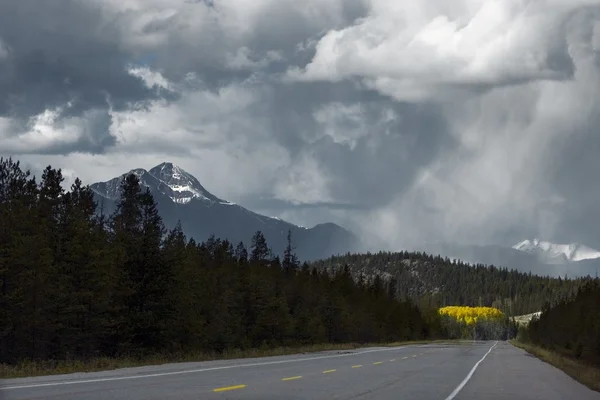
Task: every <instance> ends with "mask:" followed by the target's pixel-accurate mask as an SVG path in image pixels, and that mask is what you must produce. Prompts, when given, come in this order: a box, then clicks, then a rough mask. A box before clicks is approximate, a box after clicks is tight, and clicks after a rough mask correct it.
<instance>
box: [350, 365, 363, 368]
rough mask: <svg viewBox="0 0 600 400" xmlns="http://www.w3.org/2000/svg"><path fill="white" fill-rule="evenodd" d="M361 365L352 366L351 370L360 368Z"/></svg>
mask: <svg viewBox="0 0 600 400" xmlns="http://www.w3.org/2000/svg"><path fill="white" fill-rule="evenodd" d="M360 367H362V365H353V366H352V368H360Z"/></svg>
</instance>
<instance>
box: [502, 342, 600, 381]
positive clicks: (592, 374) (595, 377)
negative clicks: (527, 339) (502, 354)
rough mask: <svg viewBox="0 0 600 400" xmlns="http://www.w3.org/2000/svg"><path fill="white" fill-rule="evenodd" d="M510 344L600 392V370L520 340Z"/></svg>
mask: <svg viewBox="0 0 600 400" xmlns="http://www.w3.org/2000/svg"><path fill="white" fill-rule="evenodd" d="M510 343H511V344H513V345H515V346H517V347H519V348H521V349H523V350H525V351H526V352H528V353H530V354H532V355H534V356H536V357H538V358H539V359H540V360H542V361H545V362H547V363H548V364H551V365H553V366H555V367H556V368H558V369H561V370H562V371H564V372H565V373H566V374H567V375H569V376H570V377H571V378H573V379H575V380H576V381H578V382H580V383H582V384H584V385H586V386H587V387H589V388H590V389H592V390H596V391H598V392H600V368H597V367H594V366H591V365H588V364H586V363H584V362H581V361H579V360H576V359H574V358H572V357H568V356H565V355H562V354H559V353H557V352H555V351H551V350H548V349H545V348H543V347H539V346H535V345H532V344H528V343H523V342H520V341H518V340H511V341H510Z"/></svg>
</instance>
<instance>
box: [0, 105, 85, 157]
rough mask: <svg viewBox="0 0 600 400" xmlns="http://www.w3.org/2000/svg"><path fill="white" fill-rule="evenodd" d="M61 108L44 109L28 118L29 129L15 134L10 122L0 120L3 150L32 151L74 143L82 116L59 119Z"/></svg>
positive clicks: (78, 134) (11, 151) (80, 128)
mask: <svg viewBox="0 0 600 400" xmlns="http://www.w3.org/2000/svg"><path fill="white" fill-rule="evenodd" d="M62 112H63V108H57V109H54V110H46V111H44V112H43V113H41V114H39V115H36V116H34V117H32V118H31V119H30V122H29V127H28V128H29V129H27V130H26V131H25V132H21V133H19V134H17V135H15V134H14V133H13V130H12V129H10V126H9V125H10V123H9V122H7V121H8V120H7V119H5V123H4V124H2V123H1V122H0V140H1V143H2V149H3V152H7V153H9V154H10V153H13V154H18V153H34V152H36V151H44V150H45V149H46V148H48V147H52V146H56V145H64V144H72V143H76V142H77V141H78V140H79V138H80V137H81V135H82V127H83V125H84V121H83V119H82V118H69V119H60V118H59V117H60V115H61V113H62Z"/></svg>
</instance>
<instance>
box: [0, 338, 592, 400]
mask: <svg viewBox="0 0 600 400" xmlns="http://www.w3.org/2000/svg"><path fill="white" fill-rule="evenodd" d="M1 385H2V388H0V398H1V399H2V400H17V399H18V400H25V399H28V400H33V399H56V400H58V399H60V400H74V399H77V400H100V399H102V400H104V399H128V400H141V399H150V400H152V399H156V400H168V399H177V400H188V399H194V400H199V399H201V400H204V399H206V400H213V399H215V400H225V399H240V400H281V399H286V400H287V399H289V400H300V399H310V400H321V399H322V400H329V399H361V400H365V399H372V400H392V399H394V400H396V399H403V400H408V399H440V400H454V399H456V400H466V399H477V400H488V399H489V400H497V399H510V400H514V399H543V400H558V399H577V400H588V399H590V400H592V399H595V400H600V393H598V392H594V391H592V390H590V389H588V388H586V387H585V386H583V385H581V384H579V383H577V382H576V381H574V380H573V379H571V378H570V377H568V376H567V375H566V374H564V373H563V372H561V371H560V370H558V369H556V368H554V367H552V366H550V365H548V364H546V363H544V362H542V361H540V360H538V359H537V358H535V357H532V356H530V355H528V354H527V353H525V352H524V351H522V350H520V349H517V348H515V347H513V346H512V345H511V344H509V343H507V342H464V343H460V344H428V345H411V346H405V347H395V348H363V349H357V350H351V351H336V352H321V353H312V354H304V355H294V356H280V357H268V358H254V359H243V360H226V361H209V362H200V363H180V364H166V365H160V366H148V367H140V368H127V369H120V370H113V371H104V372H95V373H85V374H83V373H82V374H69V375H60V376H51V377H38V378H23V379H10V380H4V381H2V382H1Z"/></svg>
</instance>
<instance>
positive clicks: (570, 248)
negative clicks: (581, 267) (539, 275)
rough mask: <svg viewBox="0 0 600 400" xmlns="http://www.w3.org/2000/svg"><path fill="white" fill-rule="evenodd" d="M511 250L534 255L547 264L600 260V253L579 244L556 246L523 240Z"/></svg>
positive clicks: (554, 244)
mask: <svg viewBox="0 0 600 400" xmlns="http://www.w3.org/2000/svg"><path fill="white" fill-rule="evenodd" d="M513 249H515V250H519V251H523V252H526V253H530V254H535V255H537V256H538V257H540V258H541V259H542V260H543V261H545V262H547V263H565V262H577V261H582V260H591V259H596V258H600V251H598V250H594V249H592V248H590V247H587V246H584V245H582V244H579V243H571V244H556V243H551V242H546V241H543V240H540V239H538V238H535V239H533V240H523V241H522V242H520V243H517V244H516V245H514V246H513Z"/></svg>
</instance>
